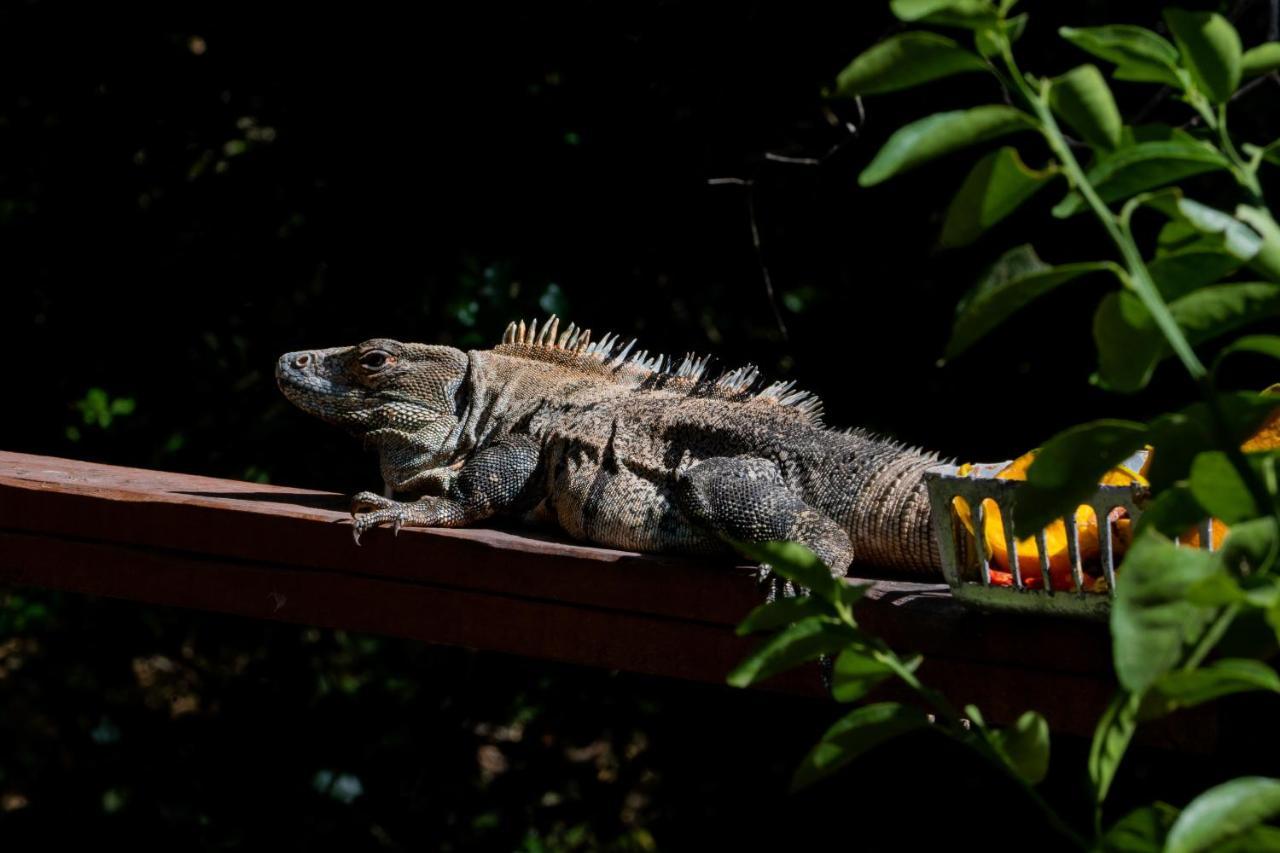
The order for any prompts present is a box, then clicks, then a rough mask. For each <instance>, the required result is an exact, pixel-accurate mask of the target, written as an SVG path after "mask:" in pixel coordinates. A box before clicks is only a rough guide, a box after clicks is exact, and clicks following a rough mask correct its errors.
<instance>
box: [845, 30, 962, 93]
mask: <svg viewBox="0 0 1280 853" xmlns="http://www.w3.org/2000/svg"><path fill="white" fill-rule="evenodd" d="M985 70H987V64H986V63H985V62H983V61H982V59H981V58H980V57H979V56H977V55H976V54H974V53H972V52H970V51H968V50H965V49H964V48H963V47H961V46H960V45H958V44H956V43H955V42H954V41H952V40H951V39H949V38H946V37H945V36H940V35H937V34H935V33H924V32H909V33H899V34H898V35H896V36H892V37H891V38H888V39H885V40H884V41H882V42H880V43H878V44H876V45H875V46H874V47H871V48H869V49H868V50H866V51H864V52H863V53H861V54H860V55H859V56H858V57H857V58H856V59H854V60H853V62H851V63H849V65H848V66H847V67H846V68H845V69H844V70H843V71H841V72H840V74H839V76H837V77H836V94H837V95H841V96H843V97H850V98H851V97H855V96H857V95H877V94H880V93H882V92H896V91H898V90H899V89H909V88H911V87H912V86H918V85H920V84H921V83H928V82H929V81H931V80H938V79H941V78H943V77H950V76H951V75H953V74H963V73H965V72H970V71H985Z"/></svg>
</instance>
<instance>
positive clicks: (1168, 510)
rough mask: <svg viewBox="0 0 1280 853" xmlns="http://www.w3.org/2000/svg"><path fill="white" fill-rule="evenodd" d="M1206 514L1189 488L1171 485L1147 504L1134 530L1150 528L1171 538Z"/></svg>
mask: <svg viewBox="0 0 1280 853" xmlns="http://www.w3.org/2000/svg"><path fill="white" fill-rule="evenodd" d="M1157 447H1159V445H1157ZM1157 452H1158V451H1157ZM1206 516H1208V513H1207V512H1205V511H1204V508H1203V507H1202V506H1200V504H1198V503H1196V499H1195V497H1194V496H1193V495H1192V494H1191V490H1190V489H1188V488H1187V487H1186V486H1173V487H1172V488H1167V489H1165V490H1164V491H1162V492H1161V493H1160V495H1159V497H1157V498H1156V499H1155V500H1154V501H1152V502H1151V503H1150V505H1148V506H1147V508H1146V511H1145V512H1143V513H1142V518H1140V519H1138V526H1137V528H1136V530H1135V531H1134V532H1135V533H1139V534H1140V533H1142V532H1143V531H1144V530H1146V529H1148V528H1151V529H1153V530H1156V531H1158V532H1159V533H1161V534H1163V535H1165V536H1168V537H1169V538H1173V537H1174V536H1181V535H1182V534H1183V533H1186V532H1187V531H1188V530H1190V529H1191V528H1193V527H1194V526H1195V525H1197V524H1199V523H1200V522H1201V521H1202V520H1203V519H1204V518H1205V517H1206Z"/></svg>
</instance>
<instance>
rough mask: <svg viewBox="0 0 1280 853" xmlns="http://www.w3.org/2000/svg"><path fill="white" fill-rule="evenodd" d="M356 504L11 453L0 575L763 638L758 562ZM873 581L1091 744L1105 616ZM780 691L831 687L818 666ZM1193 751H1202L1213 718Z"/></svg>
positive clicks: (689, 646)
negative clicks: (381, 514) (1026, 611)
mask: <svg viewBox="0 0 1280 853" xmlns="http://www.w3.org/2000/svg"><path fill="white" fill-rule="evenodd" d="M345 506H346V499H345V498H343V497H342V496H340V495H336V494H332V493H328V492H317V491H310V490H305V489H295V488H288V487H281V486H264V485H258V484H255V483H245V482H239V481H232V480H220V479H214V478H210V477H199V476H193V475H187V474H176V473H170V472H162V471H146V470H139V469H133V468H120V467H115V466H109V465H98V464H94V463H88V462H79V461H75V460H67V459H55V458H50V457H41V456H30V455H24V454H17V453H6V452H0V580H4V581H9V582H13V583H20V584H31V585H35V586H42V587H48V588H54V589H63V590H70V591H75V592H83V593H89V594H93V595H107V596H112V597H118V598H126V599H130V600H134V601H140V602H146V603H149V604H158V605H172V606H178V607H193V608H198V609H202V610H212V611H218V612H223V613H232V614H238V615H242V616H248V617H252V618H259V619H276V620H283V621H290V622H298V623H305V624H313V625H319V626H323V627H332V628H349V629H354V630H360V631H370V632H376V633H383V634H391V635H396V636H403V637H411V638H415V639H419V640H425V641H428V642H435V643H447V644H451V645H461V646H469V647H473V648H478V649H485V650H491V651H499V652H507V653H512V654H518V655H523V656H529V657H536V658H546V659H552V660H559V661H568V662H574V663H580V664H586V665H590V666H599V667H608V668H611V669H623V670H631V671H636V672H644V673H650V674H657V675H666V676H673V677H678V678H686V679H697V680H703V681H711V682H721V683H722V682H723V681H724V677H725V674H726V673H727V672H728V671H729V670H730V669H731V668H732V666H733V665H734V664H735V663H736V662H737V661H739V660H740V659H741V658H742V656H743V655H744V654H745V653H746V651H747V649H748V648H750V645H751V643H752V642H753V641H752V640H744V639H742V638H739V637H736V636H735V635H734V634H733V631H732V626H734V625H736V624H737V623H738V622H739V621H740V620H741V619H742V617H743V616H745V615H746V613H747V612H748V611H749V610H750V609H751V608H752V607H754V606H756V605H757V604H759V603H760V600H761V593H760V590H759V588H758V587H757V584H756V581H755V578H754V572H753V570H752V568H751V567H749V566H743V565H734V564H732V563H729V562H716V561H706V560H703V561H696V560H686V559H678V558H673V557H661V556H653V555H644V554H636V553H630V552H624V551H614V550H609V549H603V548H595V547H587V546H583V545H578V544H574V543H572V542H568V541H564V540H562V539H559V538H556V537H555V536H552V535H540V534H537V533H534V532H532V531H527V530H502V529H475V530H422V529H405V530H402V531H401V532H400V534H399V536H394V535H393V534H392V533H391V531H389V530H375V531H371V532H370V533H368V534H366V536H365V537H364V538H363V539H362V544H361V545H360V546H358V547H357V546H356V545H355V544H354V543H353V542H352V539H351V532H350V524H349V516H348V515H347V513H346V510H345ZM853 580H855V581H856V582H865V583H871V584H873V586H872V589H871V590H870V592H869V594H868V595H867V597H866V598H865V600H864V601H863V602H862V603H861V604H860V605H859V607H858V616H859V618H860V621H861V622H862V623H863V624H864V625H865V626H866V627H867V629H868V630H869V631H871V632H872V633H873V634H875V635H877V636H880V637H882V638H884V639H885V640H886V641H888V642H889V643H891V644H892V645H893V646H894V647H895V648H898V649H901V650H904V651H919V652H922V653H924V654H925V656H926V664H925V668H924V670H923V674H924V676H925V677H926V679H927V680H928V681H929V682H930V683H931V684H933V685H935V686H937V687H938V688H939V689H941V690H942V691H943V692H944V693H946V694H947V695H948V696H950V697H951V698H952V699H953V700H955V701H957V702H975V703H977V704H979V705H980V706H981V707H982V708H983V709H984V711H986V712H987V715H988V716H989V717H990V718H992V719H994V720H996V721H1007V720H1010V719H1012V718H1014V717H1015V716H1016V715H1017V714H1018V713H1020V712H1021V711H1023V710H1026V709H1028V708H1037V709H1041V710H1043V711H1044V712H1045V713H1046V715H1047V716H1048V717H1049V718H1050V722H1051V723H1052V724H1053V725H1054V727H1055V729H1056V730H1060V731H1071V732H1075V733H1079V734H1086V733H1088V732H1089V731H1091V729H1092V726H1093V723H1094V721H1095V720H1096V718H1097V716H1098V715H1099V714H1100V713H1101V711H1102V709H1103V708H1104V707H1105V705H1106V702H1107V700H1108V699H1109V697H1110V695H1111V692H1112V689H1113V680H1112V675H1111V666H1110V646H1109V640H1108V637H1107V633H1106V628H1105V626H1103V625H1100V624H1092V623H1087V622H1075V621H1068V620H1062V619H1039V618H1032V617H1026V616H1012V615H1011V616H992V615H984V614H979V613H974V612H971V611H969V610H966V609H965V608H963V607H961V606H960V605H959V604H958V603H957V602H956V601H955V600H954V599H952V598H951V596H950V595H949V594H948V593H947V591H946V587H945V586H944V585H942V584H936V583H933V584H930V583H918V582H911V581H906V580H901V579H896V580H895V579H884V578H881V579H861V578H859V579H853ZM770 687H772V688H774V689H783V690H790V691H794V692H799V693H806V694H810V695H819V694H821V692H822V687H821V684H820V681H819V679H818V677H817V674H816V670H815V669H814V668H810V669H807V670H804V671H799V672H795V673H791V674H789V675H786V676H783V677H782V678H779V679H776V680H775V682H774V683H773V684H771V685H770ZM1200 729H1201V730H1200V731H1198V732H1197V735H1196V737H1197V740H1200V741H1204V734H1205V733H1204V731H1203V723H1201V724H1200Z"/></svg>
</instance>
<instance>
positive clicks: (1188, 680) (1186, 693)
mask: <svg viewBox="0 0 1280 853" xmlns="http://www.w3.org/2000/svg"><path fill="white" fill-rule="evenodd" d="M1259 690H1261V691H1266V692H1270V693H1280V675H1277V674H1276V671H1275V670H1274V669H1272V668H1271V667H1269V666H1267V665H1266V664H1265V663H1263V662H1262V661H1258V660H1249V659H1248V658H1223V659H1221V660H1216V661H1214V662H1213V663H1211V664H1208V665H1206V666H1202V667H1200V668H1199V669H1190V670H1181V669H1179V670H1174V671H1173V672H1169V673H1166V674H1165V675H1163V676H1161V677H1160V678H1159V679H1158V680H1157V681H1156V682H1155V684H1154V685H1153V687H1152V691H1153V692H1154V693H1155V694H1156V699H1157V701H1158V702H1160V703H1161V706H1162V707H1161V710H1162V711H1164V712H1165V713H1168V712H1170V711H1173V710H1175V709H1177V708H1191V707H1194V706H1196V705H1202V704H1204V703H1205V702H1211V701H1213V700H1214V699H1218V698H1220V697H1222V696H1229V695H1231V694H1234V693H1250V692H1254V691H1259Z"/></svg>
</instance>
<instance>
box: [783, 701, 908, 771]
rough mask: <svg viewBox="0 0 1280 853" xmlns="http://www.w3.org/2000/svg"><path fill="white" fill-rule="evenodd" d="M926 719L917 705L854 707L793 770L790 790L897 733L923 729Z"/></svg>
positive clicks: (847, 761) (881, 703)
mask: <svg viewBox="0 0 1280 853" xmlns="http://www.w3.org/2000/svg"><path fill="white" fill-rule="evenodd" d="M928 725H929V718H928V717H927V716H925V713H924V712H923V711H921V710H920V709H918V708H913V707H910V706H908V705H902V704H899V703H897V702H878V703H876V704H874V705H865V706H863V707H861V708H855V709H854V710H853V711H851V712H849V713H848V714H846V715H845V716H844V717H842V718H841V719H840V720H839V721H837V722H836V724H835V725H833V726H832V727H831V728H830V729H828V730H827V733H826V734H824V735H823V736H822V740H820V741H819V742H818V744H817V746H815V747H814V748H813V749H812V750H811V751H810V752H809V754H808V755H806V756H805V757H804V761H802V762H801V764H800V766H799V767H798V768H797V769H796V772H795V776H794V777H792V780H791V789H792V790H793V791H795V790H799V789H801V788H806V787H808V786H809V785H812V784H813V783H814V782H817V781H818V780H819V779H822V778H825V777H827V776H830V775H831V774H832V773H834V772H835V771H837V770H839V769H840V768H841V767H844V766H845V765H846V764H848V763H849V762H850V761H853V760H854V759H855V758H857V757H858V756H860V755H862V754H863V753H864V752H866V751H867V750H869V749H871V748H872V747H874V746H878V745H879V744H882V743H884V742H885V741H887V740H889V739H891V738H895V737H897V736H899V735H902V734H906V733H907V732H913V731H916V730H918V729H923V728H926V727H927V726H928Z"/></svg>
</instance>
